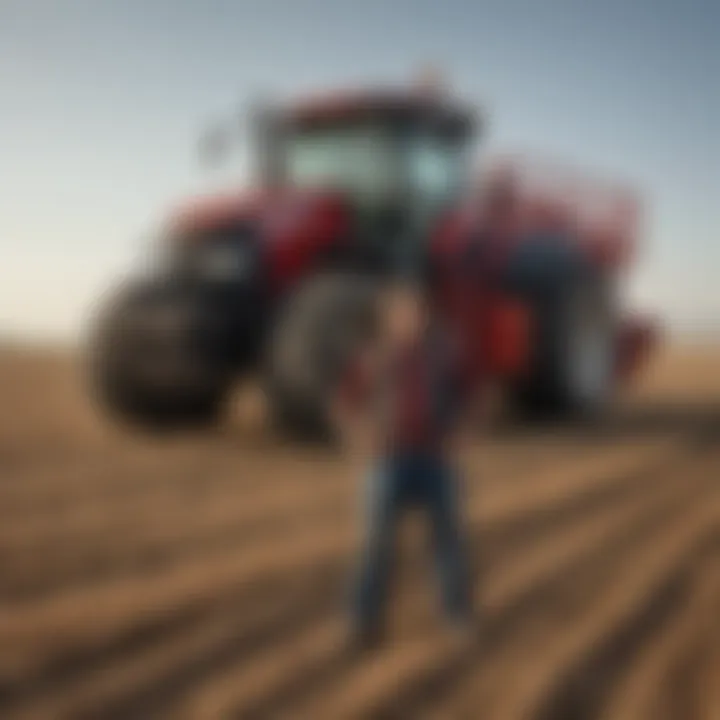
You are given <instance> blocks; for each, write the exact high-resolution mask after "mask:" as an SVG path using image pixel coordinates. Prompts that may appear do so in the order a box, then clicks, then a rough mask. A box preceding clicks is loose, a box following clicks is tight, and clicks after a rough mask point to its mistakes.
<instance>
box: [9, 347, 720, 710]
mask: <svg viewBox="0 0 720 720" xmlns="http://www.w3.org/2000/svg"><path fill="white" fill-rule="evenodd" d="M77 374H78V371H77V366H76V363H75V362H74V361H73V359H72V358H68V357H63V356H60V355H55V354H53V353H49V352H43V353H40V352H30V351H20V350H15V351H13V350H5V351H3V352H2V354H1V355H0V401H1V402H0V718H3V719H10V718H42V719H45V718H47V719H52V720H54V719H56V718H113V719H118V720H121V719H122V720H125V719H128V720H136V719H143V718H172V719H179V720H195V719H197V720H204V719H205V718H208V719H210V718H291V719H293V720H296V719H298V720H304V719H305V718H307V719H309V720H315V719H316V718H317V719H320V720H322V719H323V718H328V719H329V720H346V719H348V720H349V719H350V718H443V719H446V718H449V719H451V720H452V719H454V718H469V719H476V718H477V719H480V718H482V719H483V720H494V719H498V720H506V719H507V720H510V719H520V718H538V719H539V720H554V719H559V720H572V719H574V718H617V719H627V720H641V719H644V718H648V719H649V720H661V719H663V718H671V719H673V720H693V719H697V720H719V719H720V350H717V349H712V348H701V349H697V348H696V349H685V350H682V349H679V350H673V351H672V352H666V353H665V354H664V355H663V356H662V357H661V358H659V359H658V361H657V362H656V363H654V364H653V366H652V367H651V368H650V371H649V373H648V376H647V379H646V380H645V381H644V382H643V383H642V385H641V386H640V387H639V388H637V389H636V390H635V391H634V392H632V393H631V394H629V395H628V397H626V398H625V399H624V400H623V401H622V402H621V403H620V404H619V406H618V408H617V411H616V412H615V413H614V415H613V417H612V419H611V420H610V421H608V422H606V423H605V424H603V425H602V426H600V427H578V426H565V427H555V428H538V427H533V428H528V427H519V426H517V425H511V424H504V423H500V424H499V425H498V427H496V428H495V429H494V430H493V431H492V432H491V433H490V434H489V435H488V436H487V437H486V438H484V439H481V440H478V442H477V444H476V445H474V446H473V447H468V448H466V449H465V451H464V452H463V457H462V459H461V461H462V464H463V466H464V467H465V470H466V472H465V483H464V509H465V515H466V520H467V523H468V531H469V534H470V539H471V543H472V565H473V571H474V576H475V586H474V587H475V600H476V609H477V612H478V616H479V617H480V618H481V620H482V623H481V625H482V633H481V634H480V637H479V638H478V640H477V641H476V642H473V643H472V644H465V645H463V646H460V645H458V644H457V643H455V642H452V641H451V636H450V635H449V634H448V633H447V632H446V628H445V627H444V626H443V622H442V617H441V614H440V613H439V612H438V608H437V602H436V599H437V598H436V595H437V594H436V592H435V590H436V588H435V585H434V578H433V576H432V573H431V570H432V567H431V565H430V564H429V563H428V562H427V561H428V557H427V553H426V549H427V548H426V546H425V545H424V544H423V542H422V541H423V539H424V537H425V535H424V527H423V525H422V521H421V519H418V520H414V519H413V518H409V521H408V526H407V527H406V528H404V529H403V530H404V532H403V536H402V542H401V543H400V549H399V553H400V555H401V564H400V568H401V572H400V573H399V577H398V578H397V582H396V584H395V592H394V594H393V597H392V603H391V616H390V621H389V627H390V631H389V632H390V635H389V638H388V641H387V644H386V645H385V646H383V647H382V648H380V649H378V650H377V651H375V652H373V653H371V654H369V655H367V656H356V655H353V654H349V653H348V652H347V649H346V647H345V642H344V641H345V633H346V627H345V621H346V617H345V600H346V595H347V588H348V581H349V579H350V577H351V572H352V569H353V558H354V549H355V547H356V543H357V541H358V535H357V531H358V527H357V522H356V521H357V517H358V514H357V509H356V501H357V492H358V488H357V482H356V476H357V474H358V468H357V467H355V466H354V465H353V463H352V462H349V461H348V460H347V459H343V458H342V457H339V456H338V455H336V454H333V453H332V452H331V451H329V450H323V449H317V448H307V447H305V448H299V447H289V446H287V445H283V444H281V443H279V442H278V441H277V440H274V439H273V438H272V437H271V436H269V435H268V434H267V433H266V432H264V431H263V430H262V426H261V424H259V423H258V421H257V418H256V417H255V416H254V410H255V408H254V406H253V404H252V403H251V402H250V400H249V399H248V398H247V397H246V398H245V400H243V401H242V402H239V403H238V407H237V408H236V409H235V411H234V412H233V413H232V417H231V418H230V419H229V421H228V422H227V424H226V425H225V426H223V427H222V428H221V429H220V430H219V431H213V432H204V433H200V432H197V433H188V434H185V435H182V436H174V437H162V438H158V437H156V438H146V437H138V436H136V435H131V434H129V433H127V432H125V431H121V430H118V429H116V428H111V427H109V426H108V424H107V423H104V422H102V421H101V420H99V419H97V418H96V417H94V415H93V413H92V411H91V409H90V407H89V406H88V404H87V401H86V399H85V397H84V394H83V392H82V389H81V386H80V383H79V382H78V377H77Z"/></svg>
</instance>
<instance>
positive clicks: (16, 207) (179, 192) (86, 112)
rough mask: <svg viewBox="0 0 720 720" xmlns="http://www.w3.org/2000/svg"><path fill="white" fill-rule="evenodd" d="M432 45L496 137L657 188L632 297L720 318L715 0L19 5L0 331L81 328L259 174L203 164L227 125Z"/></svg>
mask: <svg viewBox="0 0 720 720" xmlns="http://www.w3.org/2000/svg"><path fill="white" fill-rule="evenodd" d="M426 61H432V62H434V63H437V64H439V65H441V66H442V67H443V69H444V70H445V72H446V74H447V75H448V77H449V78H450V79H451V80H452V83H453V85H454V86H455V87H456V88H457V89H458V91H459V92H461V93H463V94H465V95H467V96H469V97H470V98H471V99H473V100H476V101H478V102H480V103H482V104H483V105H484V106H485V107H486V108H487V110H488V112H489V116H490V125H489V132H488V136H487V139H486V145H485V148H483V149H484V150H487V151H488V152H490V151H496V150H503V149H512V148H517V147H519V148H523V149H525V148H526V149H531V150H533V149H534V150H540V151H543V152H546V153H551V154H552V153H555V154H558V155H559V156H560V157H565V158H568V159H570V160H573V161H576V162H579V163H581V164H587V165H589V166H591V167H593V166H597V167H598V168H600V169H602V170H604V171H607V172H610V173H617V174H618V175H619V176H620V177H622V178H625V179H627V180H629V181H631V182H633V183H635V184H637V186H638V187H639V188H640V189H641V190H642V191H643V192H644V193H645V194H646V196H647V198H648V201H649V203H650V211H651V223H650V225H649V227H648V231H647V233H646V247H645V250H644V256H643V258H642V265H641V267H640V268H639V269H638V272H637V274H636V277H635V281H634V282H633V286H632V291H633V295H634V297H635V298H636V299H637V301H638V302H639V303H640V304H641V306H643V307H650V308H653V307H656V308H658V309H660V310H661V311H662V312H663V313H664V314H666V315H667V316H669V317H670V318H671V319H672V320H673V321H674V322H675V323H686V322H695V321H697V322H705V323H707V322H712V321H716V322H720V275H719V273H720V237H719V235H720V230H719V228H720V140H719V139H718V131H719V130H720V83H719V82H718V78H719V77H720V3H718V2H717V0H686V1H685V2H683V1H682V0H603V1H602V2H591V1H589V0H384V1H382V0H377V1H376V0H365V1H362V0H235V1H234V2H230V1H228V0H205V1H202V0H114V1H113V0H55V1H54V2H53V1H52V0H0V332H11V333H17V332H19V333H24V334H33V335H47V336H52V337H72V336H74V335H75V334H76V333H77V331H78V329H79V328H80V327H81V322H82V318H83V317H84V316H85V315H86V312H87V309H88V307H89V306H90V305H91V303H92V299H93V297H95V296H96V295H97V293H98V291H99V290H101V289H102V288H103V286H104V285H105V284H106V283H107V282H108V280H109V279H110V278H112V277H113V276H115V275H116V274H117V273H118V272H119V271H122V270H123V269H125V268H127V266H128V263H129V262H130V260H131V259H132V258H133V257H134V256H136V255H137V254H138V252H139V250H140V248H141V247H142V237H143V234H144V233H147V232H148V231H149V230H151V229H152V227H153V224H154V223H156V222H157V221H158V220H159V219H160V218H161V217H162V213H163V211H164V210H166V209H167V207H168V205H169V204H171V203H173V202H174V201H176V200H177V199H179V198H181V197H182V196H183V195H185V194H187V193H190V192H197V191H200V190H203V189H212V188H215V187H217V186H219V185H221V184H223V183H225V182H227V181H228V180H233V179H236V180H237V181H239V182H243V181H244V180H245V178H244V163H243V158H242V156H240V157H238V159H237V162H236V164H235V165H232V164H231V165H229V166H228V168H227V169H226V170H224V171H223V172H222V173H219V174H208V173H207V172H206V171H200V169H199V168H198V166H197V163H196V162H195V158H194V156H193V151H194V147H195V145H194V143H195V140H196V137H197V134H198V131H199V130H200V129H201V128H202V127H203V126H204V125H205V124H206V122H207V121H209V120H212V119H214V118H216V117H222V116H223V115H224V114H226V113H228V112H231V111H233V110H234V109H235V108H240V107H242V104H243V101H244V100H246V99H247V98H248V97H249V96H251V95H252V94H254V93H255V92H256V91H258V90H265V91H269V92H271V93H274V94H277V95H282V94H284V93H286V92H292V93H295V94H297V93H299V92H301V91H302V90H304V89H306V88H314V87H325V86H342V85H345V84H347V83H352V82H360V83H364V82H374V81H378V82H380V81H387V82H403V81H404V80H406V79H408V78H410V77H411V76H412V74H413V71H414V69H415V68H416V67H417V66H418V65H419V64H422V63H424V62H426Z"/></svg>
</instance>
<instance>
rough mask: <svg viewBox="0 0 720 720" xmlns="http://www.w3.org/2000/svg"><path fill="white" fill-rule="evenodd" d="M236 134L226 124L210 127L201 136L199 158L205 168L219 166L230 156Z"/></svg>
mask: <svg viewBox="0 0 720 720" xmlns="http://www.w3.org/2000/svg"><path fill="white" fill-rule="evenodd" d="M233 140H234V133H233V130H232V128H231V127H230V126H229V125H227V124H225V123H217V124H215V125H211V126H210V127H208V128H207V129H206V130H205V131H204V132H203V133H202V134H201V136H200V140H199V143H198V156H199V160H200V163H201V164H202V165H204V166H205V167H210V166H217V165H218V164H220V163H221V162H223V161H225V159H226V158H227V157H228V156H229V154H230V152H231V150H232V143H233Z"/></svg>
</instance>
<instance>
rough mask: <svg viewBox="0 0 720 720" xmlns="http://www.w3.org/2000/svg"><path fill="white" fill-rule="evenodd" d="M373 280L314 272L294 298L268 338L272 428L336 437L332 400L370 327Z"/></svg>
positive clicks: (292, 434)
mask: <svg viewBox="0 0 720 720" xmlns="http://www.w3.org/2000/svg"><path fill="white" fill-rule="evenodd" d="M374 298H375V285H374V284H373V283H372V281H369V280H367V279H365V278H359V277H355V276H350V275H343V274H328V275H322V276H318V277H315V278H313V279H311V280H309V281H308V282H307V283H306V284H305V285H303V286H302V287H301V288H300V289H299V291H298V292H297V293H296V294H295V295H294V296H293V297H292V298H291V299H290V301H289V303H288V304H287V306H286V307H285V311H284V312H282V313H281V316H280V318H279V320H278V322H277V325H276V328H275V331H274V333H273V336H272V337H271V340H270V346H269V358H268V376H267V378H266V385H267V395H268V398H269V403H270V415H271V418H272V422H273V426H274V428H275V429H276V430H277V431H278V432H279V433H280V434H282V435H284V436H286V437H289V438H291V439H297V440H311V439H312V440H320V441H328V440H332V439H333V437H334V435H335V431H334V428H333V427H332V423H331V421H330V417H329V401H330V399H331V397H332V395H333V393H334V392H335V390H336V389H337V386H338V383H339V382H341V380H342V374H343V371H344V370H345V368H346V367H347V364H348V361H349V360H350V358H351V357H352V355H353V353H354V352H356V351H357V349H358V348H359V346H360V345H361V344H362V343H363V342H364V340H366V339H367V338H368V337H369V335H370V333H371V332H372V327H373V323H374V320H375V315H374V308H375V303H374Z"/></svg>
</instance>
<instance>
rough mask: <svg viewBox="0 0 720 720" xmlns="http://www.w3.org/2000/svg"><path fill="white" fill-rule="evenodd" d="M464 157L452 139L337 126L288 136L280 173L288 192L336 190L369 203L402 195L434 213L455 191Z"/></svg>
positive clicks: (371, 127) (462, 148) (363, 126)
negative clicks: (431, 209)
mask: <svg viewBox="0 0 720 720" xmlns="http://www.w3.org/2000/svg"><path fill="white" fill-rule="evenodd" d="M465 156H466V153H465V146H464V143H462V142H459V141H458V139H457V138H447V137H443V136H440V135H437V134H433V133H431V132H422V131H416V132H401V131H397V130H394V129H393V128H386V127H383V126H382V125H380V124H378V125H370V124H361V125H348V126H342V125H340V126H337V127H322V128H316V129H310V130H303V131H298V130H296V131H294V132H292V133H290V134H289V136H288V138H287V143H286V146H285V168H286V170H285V172H286V178H287V180H288V182H289V184H290V185H292V186H293V187H300V188H307V187H337V188H341V189H343V190H346V191H349V192H350V193H352V194H353V195H354V196H356V197H357V198H358V199H359V200H363V199H364V200H366V201H369V202H372V201H380V202H382V201H383V200H386V199H387V198H389V197H392V196H394V195H396V194H398V193H399V192H403V193H409V194H410V196H411V197H412V198H413V202H414V203H417V204H418V205H420V206H423V207H428V206H429V207H437V206H438V205H439V204H443V203H444V202H446V201H447V200H448V199H449V198H450V197H452V196H453V195H454V194H455V193H456V192H457V191H458V190H459V188H460V187H461V185H462V183H463V180H464V171H465V163H464V160H465Z"/></svg>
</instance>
